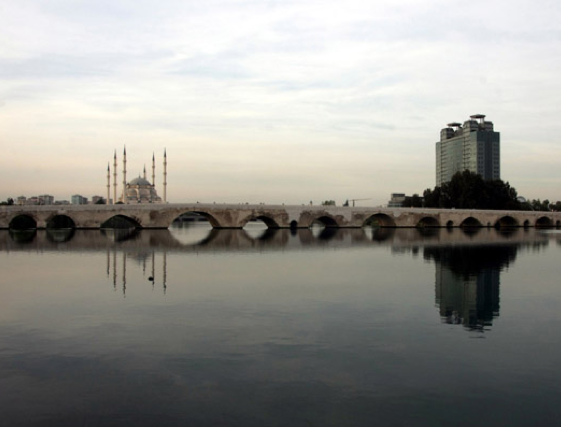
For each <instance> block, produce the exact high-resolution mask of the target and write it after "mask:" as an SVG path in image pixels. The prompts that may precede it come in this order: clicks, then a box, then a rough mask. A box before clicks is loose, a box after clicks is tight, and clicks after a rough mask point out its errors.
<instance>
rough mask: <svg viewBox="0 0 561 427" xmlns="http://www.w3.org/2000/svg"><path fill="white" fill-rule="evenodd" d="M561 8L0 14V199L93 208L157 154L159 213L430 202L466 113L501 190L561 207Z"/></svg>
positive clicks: (208, 7)
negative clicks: (184, 205) (445, 147)
mask: <svg viewBox="0 0 561 427" xmlns="http://www.w3.org/2000/svg"><path fill="white" fill-rule="evenodd" d="M559 22H561V3H559V2H556V1H549V0H533V1H526V0H523V1H519V0H508V1H506V0H504V1H503V0H501V1H493V0H487V1H479V0H474V1H471V2H465V1H462V2H460V1H451V0H447V1H444V0H442V1H439V0H424V1H417V0H388V1H386V0H346V1H344V2H342V1H332V0H321V1H313V0H300V1H292V0H254V1H248V0H239V1H237V0H231V1H228V0H205V1H191V0H159V1H154V0H95V1H92V0H88V1H83V0H18V1H13V0H0V144H1V149H2V150H1V156H0V170H1V172H0V174H1V175H0V176H1V177H2V180H1V182H0V200H5V199H6V198H7V197H17V196H19V195H26V196H32V195H38V194H52V195H54V196H55V198H57V199H69V198H70V196H71V195H72V194H82V195H84V196H87V197H91V196H92V195H95V194H99V195H102V196H103V195H105V194H106V187H105V185H106V171H107V164H108V162H109V161H111V162H112V158H113V153H114V150H115V149H116V150H117V152H118V154H119V180H121V179H122V177H121V172H120V169H121V167H122V166H121V154H122V151H123V146H125V145H126V148H127V161H128V167H127V176H128V177H129V178H132V177H134V176H138V174H139V173H141V171H142V168H143V166H144V164H146V166H147V169H148V170H149V175H150V173H151V172H150V163H151V158H152V153H155V155H156V161H157V170H156V174H157V177H156V185H157V187H158V189H159V191H160V193H161V192H162V191H161V182H162V180H161V173H162V166H161V162H162V154H163V151H164V148H165V149H167V154H168V200H169V201H171V202H181V201H186V202H188V201H201V202H213V201H216V202H236V203H237V202H250V203H253V202H256V203H258V202H265V203H298V204H299V203H307V202H309V201H310V200H313V201H314V203H319V202H321V201H322V200H326V199H333V200H336V201H337V203H338V204H340V203H342V202H343V201H344V200H345V199H353V198H356V199H358V198H364V199H369V200H366V201H363V202H361V203H362V204H363V205H379V204H383V203H386V202H387V200H388V199H389V195H390V193H391V192H405V193H408V194H411V193H414V192H419V193H420V192H422V191H423V190H424V189H426V188H428V187H431V188H432V187H434V185H435V170H434V169H435V147H434V144H435V142H436V141H437V140H438V139H439V133H440V129H441V128H442V127H444V126H445V125H446V123H449V122H451V121H460V122H463V121H464V120H466V119H467V118H468V117H469V115H471V114H475V113H482V114H486V115H487V119H488V120H491V121H493V122H494V124H495V129H496V130H498V131H499V132H501V151H502V153H501V168H502V170H501V178H502V179H503V180H505V181H509V182H510V184H511V185H513V186H514V187H516V188H517V189H518V192H519V194H521V195H524V196H526V197H528V198H541V199H544V198H549V199H551V200H561V167H560V166H561V145H560V142H561V141H560V135H561V121H560V120H559V117H561V102H560V95H561V83H560V81H561V73H560V70H561V26H560V24H559Z"/></svg>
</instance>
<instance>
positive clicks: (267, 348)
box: [0, 225, 561, 427]
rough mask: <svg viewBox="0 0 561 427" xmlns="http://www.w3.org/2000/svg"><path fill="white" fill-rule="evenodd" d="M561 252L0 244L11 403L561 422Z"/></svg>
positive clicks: (37, 417)
mask: <svg viewBox="0 0 561 427" xmlns="http://www.w3.org/2000/svg"><path fill="white" fill-rule="evenodd" d="M53 236H54V237H53ZM552 239H554V240H555V239H558V237H557V236H555V235H552V234H544V233H538V232H534V230H529V231H524V230H514V231H513V232H511V233H507V234H506V235H505V234H504V233H497V231H496V230H487V229H483V230H480V231H479V233H478V234H477V236H473V235H470V234H467V233H465V232H463V231H462V230H436V231H435V230H416V229H407V230H405V229H404V230H402V229H373V228H369V229H353V230H330V231H329V233H324V234H322V233H321V231H320V232H319V233H316V234H314V232H313V230H271V231H268V232H261V233H258V234H253V235H252V234H251V233H248V232H246V231H244V230H209V229H204V228H201V227H199V226H198V225H195V226H193V227H191V226H189V227H184V228H183V229H181V230H177V229H171V230H154V231H149V230H141V231H139V232H131V233H128V232H127V233H123V232H122V231H119V232H118V233H108V232H99V231H97V230H96V231H93V230H90V231H85V230H76V232H75V233H74V234H73V235H69V234H67V235H64V237H62V238H61V237H60V236H59V235H53V234H51V235H49V234H48V233H47V232H45V231H44V230H39V231H38V232H36V233H34V234H33V236H32V238H31V240H30V241H27V242H25V239H21V238H20V237H19V235H18V236H16V235H14V234H11V233H8V232H6V233H1V232H0V248H2V249H3V251H4V254H3V255H4V259H5V260H6V262H5V265H4V267H6V270H7V272H6V271H5V276H4V277H5V278H9V279H8V280H4V282H3V286H2V299H1V301H2V309H1V310H0V313H1V314H2V316H0V343H1V345H0V382H2V384H6V385H7V386H6V387H3V389H2V390H0V407H2V408H3V409H4V411H5V412H6V411H8V414H3V416H4V419H6V420H9V421H8V424H10V425H57V426H61V425H62V426H66V425H76V424H78V425H80V424H84V420H91V422H90V424H95V425H129V424H130V425H177V426H180V425H244V426H253V425H255V426H257V425H259V426H261V425H278V424H283V425H285V424H286V425H293V424H294V425H324V426H336V425H355V426H367V425H372V420H376V421H375V424H376V425H382V426H390V425H407V426H413V427H426V426H434V425H441V424H445V423H447V422H450V420H455V421H457V422H456V423H459V424H460V425H462V426H463V425H466V426H467V425H474V424H476V423H477V424H481V425H509V427H510V426H513V425H515V426H518V425H520V426H522V425H528V424H532V421H533V420H534V421H535V420H536V419H541V420H544V421H543V423H542V425H556V422H555V421H557V417H556V412H553V410H552V409H551V408H556V405H557V403H556V402H557V401H558V398H559V396H560V395H561V394H560V389H559V386H558V384H561V381H560V379H559V375H560V374H559V370H558V360H559V357H560V355H561V345H560V344H559V340H558V338H557V336H558V334H557V331H558V327H557V326H558V324H559V315H558V314H557V313H558V306H559V301H560V300H561V293H560V292H559V291H558V289H559V287H558V286H555V283H554V282H555V280H554V279H552V278H554V277H556V276H555V274H556V270H555V265H553V266H551V264H548V262H549V261H552V260H553V262H556V260H557V259H558V255H559V250H560V249H559V248H558V247H557V245H551V246H552V247H547V245H548V242H549V241H551V240H552ZM557 241H558V242H559V240H557ZM12 252H19V253H12ZM420 255H423V256H422V257H421V256H420ZM542 255H543V256H542ZM514 265H515V266H516V270H515V269H514V268H512V267H513V266H514ZM534 265H535V266H538V265H539V271H540V273H541V274H540V275H537V276H538V277H536V280H535V281H533V282H532V284H533V286H532V288H531V290H530V289H529V287H528V286H525V284H526V283H527V281H528V277H531V274H532V273H531V272H528V271H527V270H528V266H530V267H531V266H534ZM548 265H549V267H548ZM29 266H33V268H28V267H29ZM520 266H523V268H520ZM536 268H538V267H536ZM507 269H508V270H510V271H509V272H508V273H509V275H508V278H509V281H508V284H509V293H508V294H507V295H505V296H503V298H502V299H501V298H500V296H501V295H500V291H503V292H504V288H505V285H504V283H506V281H505V280H504V276H505V275H506V271H507ZM510 273H515V274H516V275H517V276H516V275H515V274H510ZM501 276H502V277H501ZM501 278H502V279H503V282H502V284H501ZM552 282H553V284H552ZM501 286H502V289H501ZM433 290H434V291H433ZM433 292H435V293H436V301H437V304H438V310H440V314H441V316H442V319H443V321H444V322H447V323H446V324H445V326H442V325H441V324H440V317H439V316H438V314H437V313H436V310H435V308H434V304H433V302H434V297H435V295H434V293H433ZM506 297H508V298H506ZM529 298H531V299H532V301H531V304H528V299H529ZM539 298H542V299H539ZM505 305H508V307H505ZM537 307H539V309H538V310H537V309H536V308H537ZM506 308H508V310H507V309H506ZM499 314H500V316H501V317H500V318H498V319H497V316H499ZM498 320H500V322H501V329H500V330H499V329H495V330H494V332H493V334H486V335H485V336H488V337H489V339H486V340H470V339H468V338H469V336H470V334H466V333H464V330H463V328H464V327H465V328H466V329H468V330H475V331H484V330H488V329H489V327H490V325H491V323H496V322H497V321H498ZM448 323H450V324H458V325H463V327H462V326H458V327H448V326H447V324H448ZM477 335H478V336H481V335H480V334H479V333H478V334H477ZM451 343H453V344H451ZM466 355H469V357H466ZM458 384H461V387H458ZM526 384H528V386H526V387H525V385H526ZM14 390H17V393H16V392H14ZM2 391H3V393H2ZM482 402H485V406H486V407H487V408H492V409H493V410H492V411H483V412H481V411H479V412H478V410H477V409H478V408H480V407H481V403H482ZM53 408H55V409H53ZM287 408H289V410H287ZM513 411H518V412H516V413H513ZM22 414H24V415H25V416H24V415H22ZM170 414H171V415H170ZM544 414H545V416H546V417H547V416H548V414H553V415H549V417H548V418H545V419H544V418H543V416H544ZM26 417H27V418H26ZM96 417H97V418H96ZM539 417H542V418H539ZM25 419H27V420H28V422H27V423H26V421H25ZM503 419H504V420H505V422H498V421H497V420H499V421H500V420H503ZM20 420H23V421H21V422H19V423H18V421H20ZM458 420H459V421H458ZM512 420H515V421H516V420H520V421H519V422H514V423H513V422H512ZM534 424H535V423H534Z"/></svg>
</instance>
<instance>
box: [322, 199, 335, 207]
mask: <svg viewBox="0 0 561 427" xmlns="http://www.w3.org/2000/svg"><path fill="white" fill-rule="evenodd" d="M321 205H322V206H335V200H325V201H323V202H321Z"/></svg>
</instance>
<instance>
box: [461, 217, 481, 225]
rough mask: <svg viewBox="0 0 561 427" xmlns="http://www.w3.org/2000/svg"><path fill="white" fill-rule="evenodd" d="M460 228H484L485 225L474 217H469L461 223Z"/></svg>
mask: <svg viewBox="0 0 561 427" xmlns="http://www.w3.org/2000/svg"><path fill="white" fill-rule="evenodd" d="M460 227H462V228H467V227H483V224H481V222H480V221H479V220H478V219H477V218H474V217H472V216H468V217H467V218H465V219H464V220H463V221H462V222H461V223H460Z"/></svg>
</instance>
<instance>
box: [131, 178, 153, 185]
mask: <svg viewBox="0 0 561 427" xmlns="http://www.w3.org/2000/svg"><path fill="white" fill-rule="evenodd" d="M129 185H150V186H151V185H152V184H150V182H149V181H148V180H147V179H145V178H141V177H138V178H135V179H133V180H132V181H131V182H129Z"/></svg>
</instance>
